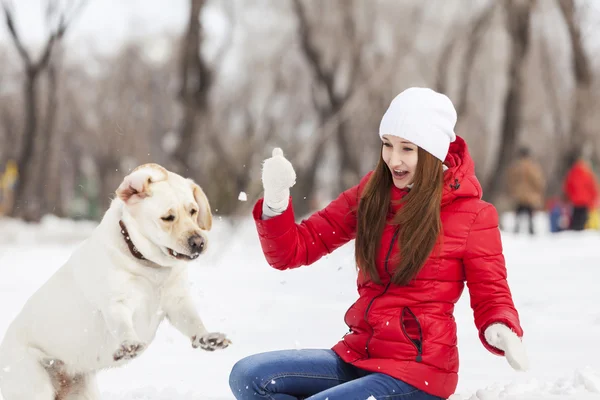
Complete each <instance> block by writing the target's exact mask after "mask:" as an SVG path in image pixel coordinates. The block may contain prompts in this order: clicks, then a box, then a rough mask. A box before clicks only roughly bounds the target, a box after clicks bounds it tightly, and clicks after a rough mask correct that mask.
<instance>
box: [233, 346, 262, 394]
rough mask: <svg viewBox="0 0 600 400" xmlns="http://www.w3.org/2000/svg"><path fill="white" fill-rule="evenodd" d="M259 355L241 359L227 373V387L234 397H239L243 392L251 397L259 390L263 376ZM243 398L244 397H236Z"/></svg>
mask: <svg viewBox="0 0 600 400" xmlns="http://www.w3.org/2000/svg"><path fill="white" fill-rule="evenodd" d="M261 360H262V357H261V354H255V355H251V356H248V357H245V358H242V359H241V360H239V361H238V362H236V363H235V365H234V366H233V368H232V369H231V372H230V373H229V387H230V389H231V391H232V393H233V394H234V395H236V397H237V396H239V395H242V394H243V393H245V392H249V393H248V394H250V395H252V394H254V393H255V392H256V391H257V390H259V389H260V388H259V382H261V381H262V378H263V377H262V375H264V374H265V372H266V371H264V370H263V369H264V363H263V362H261ZM237 398H244V397H237Z"/></svg>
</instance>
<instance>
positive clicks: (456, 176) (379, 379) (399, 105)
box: [229, 88, 527, 400]
mask: <svg viewBox="0 0 600 400" xmlns="http://www.w3.org/2000/svg"><path fill="white" fill-rule="evenodd" d="M455 123H456V111H455V109H454V106H453V105H452V102H451V101H450V99H448V98H447V97H446V96H444V95H442V94H439V93H436V92H434V91H433V90H430V89H425V88H410V89H407V90H405V91H404V92H402V93H400V94H399V95H398V96H397V97H396V98H395V99H394V100H393V101H392V103H391V104H390V106H389V108H388V110H387V111H386V113H385V114H384V116H383V119H382V121H381V124H380V128H379V136H380V138H381V141H382V147H381V156H380V158H379V163H378V164H377V167H376V168H375V170H374V171H372V172H370V173H368V174H367V175H366V176H365V177H364V178H363V179H362V180H361V182H360V183H359V184H358V185H357V186H355V187H353V188H351V189H348V190H347V191H345V192H343V193H342V194H341V195H340V196H339V197H338V198H337V199H336V200H334V201H332V202H331V203H330V204H329V205H328V206H327V207H325V208H324V209H323V210H321V211H318V212H316V213H315V214H313V215H312V216H310V217H309V218H308V219H307V220H304V221H302V222H301V223H299V224H296V223H295V220H294V214H293V210H292V206H291V205H290V203H289V201H290V197H289V195H290V190H289V189H290V187H291V186H293V185H294V183H295V179H296V175H295V173H294V169H293V167H292V165H291V164H290V162H289V161H287V160H286V159H285V158H284V156H283V153H282V151H281V149H275V150H274V151H273V156H272V158H269V159H267V160H265V162H264V165H263V175H262V181H263V186H264V199H261V200H259V201H258V203H257V204H256V206H255V208H254V212H253V215H254V218H255V221H256V226H257V229H258V235H259V238H260V243H261V246H262V249H263V252H264V254H265V257H266V259H267V261H268V263H269V264H270V265H271V266H272V267H274V268H277V269H280V270H285V269H290V268H296V267H300V266H302V265H309V264H312V263H314V262H315V261H317V260H318V259H320V258H321V257H322V256H324V255H325V254H327V253H331V252H332V251H334V250H335V249H337V248H338V247H340V246H342V245H344V244H346V243H348V242H349V241H351V240H352V239H355V258H356V264H357V266H358V278H357V284H358V294H359V298H358V300H357V301H356V302H355V303H354V304H353V305H352V306H351V307H350V308H349V309H348V311H347V312H346V314H345V316H344V321H345V323H346V324H347V325H348V327H349V331H348V332H347V333H346V334H345V335H344V336H343V338H342V339H341V340H340V341H339V343H337V344H336V345H335V346H333V348H332V349H322V350H311V349H305V350H282V351H273V352H267V353H262V354H257V355H252V356H249V357H246V358H244V359H242V360H240V361H239V362H238V363H236V365H235V366H234V367H233V370H232V371H231V375H230V380H229V384H230V387H231V390H232V393H233V394H234V396H235V397H236V399H241V400H249V399H253V400H256V399H277V400H296V399H307V400H308V399H310V400H325V399H329V400H353V399H356V400H366V399H368V398H371V396H372V397H374V398H376V399H382V398H385V399H401V398H410V399H413V400H422V399H439V398H443V399H446V398H447V397H449V396H450V395H451V394H452V393H453V392H454V391H455V389H456V386H457V382H458V349H457V346H456V344H457V338H456V323H455V320H454V317H453V311H454V304H455V303H456V302H457V301H458V299H459V298H460V296H461V293H462V292H463V289H464V282H465V281H466V282H467V285H468V288H469V292H470V296H471V305H472V307H473V311H474V315H475V325H476V327H477V329H478V331H479V337H480V340H481V342H482V343H483V345H484V346H485V347H486V348H487V349H488V350H490V351H491V352H492V353H494V354H498V355H504V356H506V358H507V360H508V362H509V363H510V365H511V366H512V367H513V368H514V369H517V370H523V369H526V368H527V356H526V353H525V349H524V346H523V343H522V342H521V337H522V334H523V331H522V329H521V326H520V322H519V316H518V313H517V311H516V309H515V307H514V304H513V300H512V297H511V292H510V289H509V287H508V283H507V281H506V268H505V264H504V256H503V254H502V244H501V239H500V231H499V229H498V214H497V212H496V209H495V208H494V207H493V206H492V205H490V204H488V203H486V202H484V201H482V200H481V194H482V191H481V186H480V184H479V182H478V180H477V178H476V177H475V173H474V165H473V160H472V159H471V157H470V155H469V152H468V149H467V144H466V143H465V141H464V140H463V139H462V138H460V137H457V136H456V135H455V133H454V126H455ZM332 284H333V283H332ZM309 289H310V288H309ZM299 307H302V305H299ZM315 329H319V327H318V326H315ZM405 396H408V397H405Z"/></svg>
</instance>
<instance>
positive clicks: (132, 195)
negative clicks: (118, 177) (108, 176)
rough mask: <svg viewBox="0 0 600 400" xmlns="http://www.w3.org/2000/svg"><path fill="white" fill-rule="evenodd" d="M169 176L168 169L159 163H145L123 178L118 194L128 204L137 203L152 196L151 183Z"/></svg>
mask: <svg viewBox="0 0 600 400" xmlns="http://www.w3.org/2000/svg"><path fill="white" fill-rule="evenodd" d="M167 178H168V172H167V170H166V169H164V168H163V167H161V166H160V165H158V164H144V165H140V166H139V167H137V168H136V169H134V170H133V171H132V172H131V173H130V174H129V175H127V176H126V177H125V179H123V182H121V185H119V188H118V189H117V191H116V195H117V196H118V197H119V198H120V199H121V200H123V201H124V202H125V203H127V204H135V203H137V202H139V201H141V200H142V199H144V198H146V197H148V196H150V194H151V192H150V184H151V183H154V182H160V181H164V180H166V179H167Z"/></svg>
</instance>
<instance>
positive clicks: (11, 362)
mask: <svg viewBox="0 0 600 400" xmlns="http://www.w3.org/2000/svg"><path fill="white" fill-rule="evenodd" d="M116 195H117V196H116V198H115V199H114V200H113V201H112V203H111V205H110V208H109V209H108V211H107V212H106V214H105V215H104V218H103V219H102V222H101V223H100V224H99V225H98V227H97V228H96V230H95V231H94V232H93V234H92V236H91V237H90V238H89V239H88V240H86V241H85V242H84V243H83V244H82V245H81V246H80V247H79V248H78V249H77V250H76V251H75V252H74V253H73V255H72V256H71V258H70V259H69V260H68V261H67V262H66V264H64V265H63V266H62V267H61V268H60V269H59V270H58V271H57V272H56V273H55V274H54V275H53V276H52V277H51V278H50V279H49V280H48V281H47V282H46V283H45V284H44V285H43V286H42V287H41V288H40V289H39V290H38V291H37V292H35V293H34V294H33V295H32V296H31V298H30V299H29V300H28V301H27V303H26V304H25V306H24V307H23V309H22V311H21V312H20V314H19V315H18V316H17V317H16V318H15V320H14V321H13V322H12V324H11V325H10V327H9V328H8V331H7V332H6V335H5V337H4V341H3V342H2V344H1V345H0V389H1V392H2V395H3V396H4V400H25V399H27V400H55V399H56V400H58V399H60V400H75V399H81V400H83V399H86V400H94V399H99V392H98V388H97V386H96V382H95V374H96V372H97V371H99V370H102V369H104V368H110V367H115V366H119V365H123V364H125V363H126V362H128V360H131V359H132V358H134V357H136V356H138V355H139V354H140V353H141V352H143V351H144V349H146V348H147V347H148V345H149V344H150V343H151V342H152V340H153V339H154V336H155V334H156V331H157V329H158V326H159V324H160V323H161V321H162V320H163V319H164V318H165V317H166V318H167V319H168V320H169V321H170V323H171V324H172V325H173V326H174V327H175V328H176V329H177V330H179V331H180V332H181V333H182V334H183V335H185V336H186V337H188V338H189V340H190V341H191V344H192V346H193V347H194V348H196V347H200V348H202V349H204V350H209V351H210V350H215V349H222V348H225V347H227V346H228V345H229V344H230V341H229V340H228V339H227V338H226V337H225V335H223V334H221V333H209V332H208V331H207V330H206V328H205V327H204V324H203V323H202V320H201V319H200V317H199V316H198V313H197V311H196V309H195V307H194V304H193V301H192V299H191V298H190V296H189V293H188V289H187V269H186V268H187V263H188V262H189V261H192V260H195V259H196V258H197V257H199V256H200V255H201V254H202V253H203V252H204V251H205V250H206V247H207V243H208V239H207V236H206V232H207V231H209V230H210V228H211V224H212V215H211V212H210V207H209V204H208V200H207V198H206V196H205V194H204V192H203V191H202V189H201V188H200V187H199V186H198V185H196V184H195V183H194V182H192V181H191V180H189V179H185V178H183V177H181V176H179V175H177V174H174V173H172V172H169V171H167V170H166V169H164V168H163V167H161V166H159V165H156V164H146V165H142V166H140V167H138V168H137V169H135V170H134V171H133V172H132V173H131V174H130V175H128V176H127V177H125V179H124V181H123V183H121V185H120V186H119V188H118V189H117V191H116Z"/></svg>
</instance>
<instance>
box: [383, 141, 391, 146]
mask: <svg viewBox="0 0 600 400" xmlns="http://www.w3.org/2000/svg"><path fill="white" fill-rule="evenodd" d="M383 146H384V147H392V144H391V143H385V142H384V143H383Z"/></svg>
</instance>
